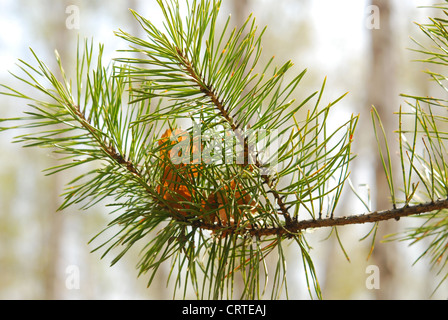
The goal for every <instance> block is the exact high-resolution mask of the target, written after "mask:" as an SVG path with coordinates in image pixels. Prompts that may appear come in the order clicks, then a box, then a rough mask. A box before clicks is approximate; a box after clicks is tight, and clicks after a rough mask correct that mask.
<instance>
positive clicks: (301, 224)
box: [192, 199, 448, 238]
mask: <svg viewBox="0 0 448 320" xmlns="http://www.w3.org/2000/svg"><path fill="white" fill-rule="evenodd" d="M445 209H448V199H447V200H438V201H435V202H428V203H421V204H418V205H415V206H406V207H403V208H398V209H390V210H383V211H375V212H369V213H365V214H360V215H349V216H342V217H335V218H327V219H310V220H303V221H293V222H291V223H290V224H289V225H285V226H284V227H277V228H261V229H255V228H251V229H249V228H248V229H241V228H237V227H227V228H225V229H224V230H225V234H226V235H228V234H232V233H237V234H249V235H251V236H253V237H262V236H282V237H283V236H285V237H286V238H288V237H290V236H291V237H293V236H295V235H296V234H298V233H300V232H301V231H305V230H307V229H319V228H327V227H340V226H347V225H354V224H365V223H376V222H381V221H387V220H392V219H394V220H397V221H398V220H400V218H404V217H409V216H416V215H420V214H424V213H430V212H433V211H440V210H445ZM192 225H193V226H195V227H199V228H202V229H205V230H210V231H215V232H219V231H223V227H222V226H218V225H211V224H206V223H202V222H193V223H192Z"/></svg>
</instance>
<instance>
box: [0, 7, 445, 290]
mask: <svg viewBox="0 0 448 320" xmlns="http://www.w3.org/2000/svg"><path fill="white" fill-rule="evenodd" d="M432 3H433V1H432V0H413V1H402V0H341V1H332V0H314V1H313V0H224V7H223V8H222V15H221V18H223V19H224V18H226V16H227V14H230V13H231V14H232V17H234V19H232V21H233V23H234V24H241V23H242V21H244V20H245V18H246V17H247V15H248V14H249V13H251V12H253V13H254V15H255V16H256V17H257V21H258V24H259V26H261V27H263V26H265V25H267V26H268V29H267V33H266V36H265V39H264V56H265V59H269V58H270V57H271V56H272V55H275V56H276V61H277V63H278V64H281V63H283V62H285V61H286V60H289V59H291V60H292V61H293V62H295V68H296V71H297V72H300V71H302V70H303V69H304V68H307V69H308V74H307V76H306V79H305V82H304V84H303V85H302V87H301V88H300V89H299V94H303V95H304V96H305V95H308V94H310V93H311V92H313V91H315V90H317V89H319V88H320V86H321V84H322V81H323V79H324V77H325V76H327V77H328V78H327V92H326V93H325V94H324V99H325V101H326V102H330V101H331V100H333V99H335V98H337V97H339V96H340V95H342V94H343V93H345V92H347V91H349V92H350V94H349V95H348V96H347V97H346V98H345V99H344V100H342V102H340V103H339V107H338V108H339V110H340V112H341V115H349V114H351V113H355V114H360V115H361V125H359V127H358V132H357V133H358V134H357V138H356V145H355V146H356V148H355V150H354V152H355V153H357V154H358V155H359V156H358V158H357V159H356V161H355V162H354V164H353V166H352V170H351V171H352V176H351V177H352V181H353V185H354V186H355V187H356V188H357V189H358V190H360V191H361V193H362V194H363V195H364V196H365V198H366V199H369V200H370V202H371V207H372V209H374V210H375V209H388V208H390V205H389V203H388V202H387V200H388V195H387V193H386V194H384V193H383V191H386V192H387V188H386V187H384V184H383V183H384V181H382V179H381V176H382V175H381V174H378V172H380V173H381V170H380V171H378V170H379V169H378V163H379V162H378V161H377V160H376V159H375V155H376V154H377V149H376V144H375V140H374V136H373V130H371V128H372V126H371V124H370V107H371V105H375V106H377V107H378V108H379V111H380V113H381V115H382V117H383V120H384V122H385V125H386V127H387V130H388V134H389V136H390V137H392V131H393V129H394V128H397V119H396V118H395V117H394V116H393V113H394V112H395V111H397V110H398V107H399V105H400V104H404V100H402V99H401V98H400V96H399V94H400V93H412V94H415V95H431V94H432V91H431V90H432V89H431V88H430V85H431V84H430V83H429V82H428V81H427V76H425V75H424V74H423V73H422V72H421V70H423V69H424V68H425V66H424V65H422V64H419V63H415V62H411V60H412V59H416V58H417V57H418V56H417V55H416V54H415V53H413V52H412V51H410V50H408V49H407V48H409V47H415V45H414V44H413V43H412V41H411V40H410V37H413V38H416V39H418V40H419V41H421V42H425V37H424V35H423V34H422V33H421V32H420V31H419V29H418V27H417V26H416V25H415V24H414V22H421V23H423V22H426V19H427V17H428V16H430V15H433V14H434V12H433V11H432V9H428V8H417V6H421V5H430V4H432ZM372 4H373V5H376V6H378V8H380V28H379V29H371V28H368V27H367V26H366V23H367V24H368V23H369V21H370V22H371V20H369V19H370V18H371V14H372V12H370V11H369V10H368V8H369V6H370V5H372ZM73 6H74V7H73ZM128 8H133V9H134V10H136V11H137V12H139V13H140V14H142V15H143V16H145V17H148V18H151V19H157V18H158V17H159V9H158V7H157V4H156V2H155V1H143V0H128V1H125V0H109V1H104V0H95V1H92V0H71V1H66V0H58V1H55V0H39V1H34V0H0V83H3V84H6V85H10V86H14V87H15V86H16V85H17V83H18V82H17V81H14V79H13V78H12V77H11V76H10V75H9V74H8V71H12V72H17V71H18V68H17V66H16V65H15V62H16V61H17V59H18V58H20V59H23V60H25V61H32V57H31V54H30V52H29V50H28V48H29V47H31V48H33V50H35V51H36V53H37V54H38V56H39V57H40V58H41V59H43V60H44V61H47V62H48V65H49V66H51V67H53V68H56V62H55V60H54V59H53V57H54V49H57V50H58V52H59V53H60V55H61V57H62V61H63V62H65V69H66V71H67V72H68V73H70V66H71V67H74V66H75V65H74V64H73V63H72V62H74V61H75V59H76V44H77V39H78V36H79V38H80V39H83V38H85V37H87V38H93V40H94V42H95V43H98V42H100V43H104V44H105V52H106V54H105V58H106V59H111V58H113V57H114V56H115V55H116V52H115V50H117V49H120V48H123V46H125V45H126V44H124V43H123V42H122V41H120V40H119V39H117V38H115V36H114V34H113V31H116V30H118V29H119V28H121V29H123V30H125V31H129V32H131V33H134V34H140V35H141V30H140V28H139V26H138V25H137V24H136V22H135V21H134V18H133V16H132V15H131V14H130V13H129V11H128ZM78 9H79V21H76V20H73V19H74V16H73V14H76V13H77V12H76V10H78ZM78 22H79V25H76V24H77V23H78ZM78 26H79V28H78ZM72 27H74V28H72ZM51 63H53V65H52V64H51ZM55 70H56V69H55ZM24 109H25V106H24V105H23V104H20V101H17V100H13V99H9V98H8V97H5V96H1V97H0V117H1V118H4V117H11V116H17V115H18V114H19V113H20V112H22V111H23V110H24ZM17 134H18V132H16V131H14V132H7V133H6V134H2V135H0V148H1V149H0V150H1V156H0V299H170V298H171V297H172V296H171V294H172V290H171V289H170V286H169V287H168V289H167V288H166V278H167V276H168V270H169V269H167V270H166V271H165V274H164V272H163V271H162V272H161V273H160V274H159V277H158V279H160V280H159V281H158V282H157V283H156V284H155V285H153V286H152V287H151V288H149V289H147V288H146V280H147V279H145V277H144V276H142V277H141V278H139V279H138V278H137V270H136V269H135V265H136V263H137V261H138V248H135V250H134V251H133V252H130V253H128V254H127V255H126V256H125V257H124V258H123V259H122V260H121V261H120V262H119V263H118V264H117V265H115V266H114V267H112V268H110V267H109V263H110V260H111V259H112V258H113V255H109V256H106V257H105V258H104V259H103V260H100V256H101V252H95V253H90V251H91V250H92V249H94V248H95V245H99V244H100V243H99V242H94V243H93V244H88V241H89V240H90V239H91V238H92V237H93V236H95V235H96V234H97V233H98V232H99V231H101V230H102V229H103V227H104V226H105V225H106V224H107V222H108V221H109V220H110V219H112V217H110V216H108V215H107V211H106V209H105V208H102V207H101V206H97V207H95V208H93V209H90V210H89V211H87V212H84V211H83V212H81V211H77V208H75V207H72V208H70V209H68V210H66V211H64V212H56V209H57V207H58V206H59V205H60V203H61V198H60V197H59V195H60V194H61V193H62V192H63V188H64V185H65V183H67V182H68V181H69V180H70V178H71V177H68V176H67V174H63V175H55V176H50V177H46V176H45V175H44V173H42V170H43V169H45V168H48V167H51V166H53V165H55V164H56V159H55V157H54V156H53V155H52V154H51V153H50V151H49V150H42V149H24V148H21V147H20V146H19V145H15V144H11V143H10V142H11V140H12V138H13V136H15V135H17ZM391 140H394V139H391ZM73 175H74V176H75V175H76V173H73ZM346 190H347V195H346V198H345V202H344V204H343V205H341V206H340V212H339V214H340V215H349V214H355V213H362V212H363V211H365V208H364V207H362V206H360V205H359V202H358V201H356V200H355V199H354V197H353V196H352V195H350V192H349V191H348V188H347V189H346ZM415 220H418V219H402V220H401V221H400V222H399V223H396V222H395V221H394V222H393V223H385V224H382V225H381V226H380V230H379V237H381V236H383V235H385V234H389V233H393V232H397V231H400V230H403V229H404V228H405V227H406V226H409V225H410V224H412V223H414V224H415V223H419V221H415ZM370 228H371V226H351V227H344V228H342V229H340V237H341V241H342V243H343V244H344V245H345V249H346V252H347V254H348V256H349V258H350V261H347V259H346V257H345V255H344V253H343V252H342V250H341V248H340V247H339V246H338V244H337V241H336V239H335V238H334V237H332V238H330V240H329V241H324V239H325V238H326V237H327V235H328V232H329V230H319V231H315V232H314V233H312V234H309V235H307V236H308V238H309V240H310V243H311V244H312V246H313V250H312V252H311V256H312V257H313V258H314V263H315V265H316V266H317V273H318V276H319V278H320V284H321V287H322V290H323V295H324V298H325V299H428V298H430V297H431V293H432V290H433V289H434V288H435V287H436V286H437V284H438V281H440V280H441V278H440V276H439V277H437V276H436V275H435V272H433V271H431V270H430V267H429V264H428V263H427V262H428V261H427V260H423V261H420V262H418V263H417V264H415V265H413V262H414V260H415V259H416V258H417V257H418V256H419V255H420V254H421V252H422V250H423V247H422V246H417V245H416V246H412V247H409V243H405V242H403V243H381V242H380V241H379V240H380V238H378V239H377V242H376V245H375V251H374V255H373V256H372V257H371V258H370V259H369V260H368V261H367V256H368V254H369V250H370V242H369V241H368V240H367V241H363V242H359V241H358V240H359V239H360V238H361V237H362V236H364V235H365V234H366V233H367V232H368V231H369V230H370ZM295 249H296V248H295V247H291V249H290V250H291V251H292V250H295ZM296 260H298V259H297V256H296V255H294V253H293V252H291V259H290V265H288V272H289V278H290V282H289V284H288V289H289V294H290V298H293V299H308V292H307V288H306V283H305V279H304V275H303V272H302V269H301V262H300V261H296ZM369 265H377V266H378V267H379V270H380V285H381V286H380V289H378V290H375V289H373V290H371V289H368V288H367V287H366V279H367V277H368V274H366V268H367V266H369ZM73 270H75V271H79V274H77V273H76V272H75V275H78V276H79V287H78V286H75V287H73V286H72V285H71V284H70V281H69V280H70V279H72V278H70V277H72V276H73V275H74V273H73V272H74V271H73ZM193 298H194V297H193ZM431 298H434V299H446V298H448V286H447V283H445V284H444V285H442V286H441V287H440V288H439V290H438V291H437V292H436V293H435V294H434V295H433V296H432V297H431Z"/></svg>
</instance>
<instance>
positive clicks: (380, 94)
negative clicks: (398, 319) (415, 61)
mask: <svg viewBox="0 0 448 320" xmlns="http://www.w3.org/2000/svg"><path fill="white" fill-rule="evenodd" d="M371 4H372V5H373V6H376V7H377V8H379V17H380V24H379V29H375V28H374V29H371V30H370V33H369V34H370V35H371V38H370V52H371V61H370V69H369V72H368V78H367V80H368V83H367V96H368V97H367V99H368V107H370V106H372V105H373V106H375V107H376V108H377V110H378V113H379V115H380V117H381V120H382V122H383V125H384V128H385V131H386V135H387V137H388V144H389V148H390V151H391V158H392V161H393V162H394V160H397V153H396V151H397V150H398V149H397V148H398V144H397V139H396V137H395V134H394V130H395V129H396V128H397V121H396V119H395V117H394V112H395V111H396V110H398V105H399V101H398V97H399V94H398V92H397V88H398V86H397V70H398V54H397V51H398V48H397V47H396V45H395V44H396V43H397V41H396V40H397V38H396V27H395V26H394V20H393V1H390V0H371ZM380 138H381V137H380ZM383 150H385V149H384V146H383ZM371 152H372V154H374V155H375V157H376V159H375V166H376V167H375V171H376V183H375V188H374V190H375V194H376V196H375V198H374V203H373V205H374V208H372V209H374V210H385V209H389V208H391V207H392V205H391V202H390V198H391V197H390V191H389V187H388V183H387V180H386V176H385V174H384V169H383V166H382V162H381V159H380V157H379V154H378V151H377V148H376V144H375V145H374V148H373V149H372V150H371ZM395 162H396V161H395ZM394 167H395V168H397V166H396V165H395V166H394ZM394 231H395V223H394V222H382V223H381V224H380V226H379V229H378V233H377V244H376V246H375V250H374V252H373V257H372V261H373V263H375V264H376V265H377V266H378V267H379V270H380V279H381V280H380V284H381V288H380V290H375V293H376V296H377V297H376V298H378V299H391V298H393V297H394V287H395V285H394V283H393V279H394V274H395V273H396V272H397V270H396V268H394V266H395V265H396V264H395V262H396V258H397V254H399V253H398V252H397V250H396V248H395V245H394V244H380V243H379V241H380V240H382V238H383V237H384V236H385V235H387V234H390V233H392V232H394Z"/></svg>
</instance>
